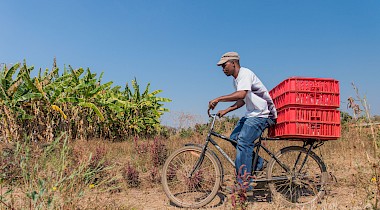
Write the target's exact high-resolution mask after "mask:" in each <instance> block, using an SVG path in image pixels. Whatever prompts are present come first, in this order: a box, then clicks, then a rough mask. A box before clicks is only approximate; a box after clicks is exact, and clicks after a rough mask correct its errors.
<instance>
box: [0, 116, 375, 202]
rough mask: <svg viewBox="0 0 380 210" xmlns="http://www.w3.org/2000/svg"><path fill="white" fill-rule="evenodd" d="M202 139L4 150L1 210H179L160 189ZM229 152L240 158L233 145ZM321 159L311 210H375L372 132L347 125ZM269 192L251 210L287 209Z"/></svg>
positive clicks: (60, 143)
mask: <svg viewBox="0 0 380 210" xmlns="http://www.w3.org/2000/svg"><path fill="white" fill-rule="evenodd" d="M217 126H219V128H220V129H222V130H224V132H225V134H226V135H227V134H228V130H230V129H231V128H232V126H233V123H232V122H228V121H226V120H224V121H223V120H220V121H219V122H218V124H217ZM197 131H198V132H197ZM201 131H202V129H200V128H198V130H193V129H187V130H186V129H185V130H182V131H177V132H175V133H174V132H172V133H171V134H170V135H168V136H167V137H164V136H156V137H152V138H146V139H140V138H137V137H136V138H131V139H129V140H127V141H123V142H115V141H114V142H112V141H105V140H102V139H92V140H76V141H69V140H67V139H66V138H65V136H64V135H63V136H61V137H60V138H57V139H56V140H55V141H53V142H51V143H43V144H40V143H36V142H29V143H25V142H24V143H17V142H13V143H4V142H2V143H1V149H2V151H3V153H2V177H4V176H6V177H7V178H8V179H7V180H5V179H2V184H1V196H2V197H1V199H2V200H1V201H2V204H1V205H0V209H29V208H30V209H74V208H75V209H178V208H177V207H175V206H173V205H171V204H170V202H169V200H168V199H167V198H166V196H165V194H164V192H163V190H162V187H161V185H160V170H161V168H162V163H163V161H164V160H165V158H166V157H167V155H168V154H169V153H170V152H172V151H173V150H174V149H177V148H179V147H180V146H181V145H183V144H184V143H187V142H194V143H201V142H202V141H203V139H204V138H205V135H204V134H205V131H204V130H203V131H202V132H201ZM298 144H300V143H299V142H296V141H292V142H282V141H277V142H268V143H267V146H269V147H270V148H271V149H274V150H275V151H276V150H278V149H280V148H282V147H283V146H285V145H298ZM221 145H223V146H222V147H223V148H227V151H228V154H229V155H231V156H233V155H234V150H233V147H231V146H230V145H229V144H228V143H221ZM316 152H317V154H318V155H320V156H321V157H323V160H324V162H325V163H326V165H327V167H328V171H329V172H330V175H331V176H330V179H329V185H328V189H327V195H326V196H325V197H324V199H323V200H322V202H321V203H319V204H315V205H313V206H305V207H304V208H303V209H375V207H374V205H375V199H374V198H375V196H376V194H377V196H378V195H379V194H378V192H376V191H377V190H378V187H376V184H379V182H378V180H377V179H376V178H377V177H378V173H379V171H378V170H379V167H378V166H377V165H375V163H376V162H377V161H376V160H375V159H374V147H373V141H372V139H371V136H370V135H369V130H368V128H360V127H355V126H350V125H346V126H344V128H343V129H342V138H341V139H339V140H336V141H328V142H325V144H324V145H323V146H322V147H320V149H318V150H316ZM5 164H6V165H5ZM225 166H227V164H225ZM376 170H377V171H376ZM225 171H226V172H227V173H228V174H227V177H226V180H227V181H226V184H227V185H228V184H231V185H232V182H231V180H232V177H233V174H232V171H233V169H232V168H231V167H227V168H226V169H225ZM4 178H5V177H4ZM261 188H262V189H261V190H259V191H255V192H254V193H252V194H248V201H247V209H287V207H286V206H284V205H282V204H281V203H276V202H271V198H270V193H269V192H268V190H267V189H266V187H265V186H261ZM9 190H11V191H9ZM221 198H223V199H220V197H217V198H216V199H215V200H214V201H213V202H212V205H211V206H207V207H206V208H208V209H233V207H232V205H231V199H230V198H231V195H230V194H228V193H224V194H221Z"/></svg>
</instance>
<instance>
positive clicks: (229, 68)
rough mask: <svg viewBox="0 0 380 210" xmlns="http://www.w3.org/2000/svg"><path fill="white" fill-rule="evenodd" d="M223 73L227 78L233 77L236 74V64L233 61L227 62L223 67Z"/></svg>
mask: <svg viewBox="0 0 380 210" xmlns="http://www.w3.org/2000/svg"><path fill="white" fill-rule="evenodd" d="M222 68H223V73H224V74H226V76H231V75H233V74H234V73H235V63H234V62H233V61H227V62H225V63H224V64H223V65H222Z"/></svg>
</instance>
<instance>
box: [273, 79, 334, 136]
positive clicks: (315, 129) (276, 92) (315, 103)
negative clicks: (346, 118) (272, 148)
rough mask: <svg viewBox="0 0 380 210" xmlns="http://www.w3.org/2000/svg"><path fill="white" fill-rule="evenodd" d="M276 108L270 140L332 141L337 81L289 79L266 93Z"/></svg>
mask: <svg viewBox="0 0 380 210" xmlns="http://www.w3.org/2000/svg"><path fill="white" fill-rule="evenodd" d="M269 94H270V95H271V97H272V99H273V102H274V104H275V106H276V109H277V114H278V118H277V124H276V125H275V126H274V127H272V128H270V129H269V136H270V137H278V138H294V139H305V138H313V139H320V140H334V139H337V138H339V137H340V112H339V110H337V108H339V104H340V101H339V81H337V80H334V79H323V78H305V77H290V78H288V79H286V80H284V81H283V82H281V83H280V84H279V85H277V86H276V87H275V88H273V89H272V90H271V91H269Z"/></svg>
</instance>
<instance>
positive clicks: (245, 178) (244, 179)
mask: <svg viewBox="0 0 380 210" xmlns="http://www.w3.org/2000/svg"><path fill="white" fill-rule="evenodd" d="M243 168H244V165H242V166H240V168H239V173H238V174H237V175H236V178H237V180H238V181H236V182H235V184H234V185H233V186H232V192H231V204H232V207H233V208H234V209H241V210H245V209H247V207H248V197H247V191H248V189H249V188H250V187H251V186H250V185H249V184H250V181H251V179H252V178H253V177H252V176H251V174H250V173H247V171H244V173H243V174H242V170H243ZM235 173H236V172H235Z"/></svg>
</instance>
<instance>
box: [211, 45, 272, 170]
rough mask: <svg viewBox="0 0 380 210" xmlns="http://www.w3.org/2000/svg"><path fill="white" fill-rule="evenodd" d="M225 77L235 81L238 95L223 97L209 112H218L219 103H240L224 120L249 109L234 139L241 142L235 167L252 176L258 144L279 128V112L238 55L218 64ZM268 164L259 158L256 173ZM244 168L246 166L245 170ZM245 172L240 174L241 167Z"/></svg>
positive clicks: (233, 53) (225, 58)
mask: <svg viewBox="0 0 380 210" xmlns="http://www.w3.org/2000/svg"><path fill="white" fill-rule="evenodd" d="M217 65H218V66H221V67H222V69H223V72H224V74H226V75H227V76H232V77H233V85H234V87H235V90H236V91H235V92H233V93H231V94H229V95H224V96H220V97H218V98H215V99H213V100H211V101H210V102H209V109H214V108H215V107H216V105H217V104H218V103H219V102H230V101H235V102H236V103H235V104H233V105H232V106H230V107H228V108H227V109H225V110H220V111H218V115H219V116H220V117H222V116H224V115H225V114H227V113H228V112H231V111H233V110H236V109H238V108H240V107H242V106H244V105H246V108H247V112H246V114H245V116H244V117H242V118H241V119H240V120H239V122H238V123H237V125H236V127H235V128H234V130H233V131H232V133H231V136H230V138H231V139H234V140H237V145H234V146H235V147H236V159H235V167H236V173H241V174H244V171H246V172H247V173H249V174H250V173H251V172H252V158H253V157H254V156H253V155H254V151H253V149H254V141H255V140H256V139H257V138H258V137H259V136H260V135H261V133H262V132H263V131H264V130H265V128H266V127H268V126H271V125H273V124H275V119H276V118H277V112H276V108H275V107H274V104H273V100H272V98H271V97H270V95H269V92H268V90H267V89H266V88H265V86H264V85H263V83H262V82H261V81H260V79H259V78H258V77H257V76H256V75H255V74H254V73H253V72H252V71H251V70H249V69H247V68H244V67H240V57H239V55H238V53H236V52H227V53H225V54H224V55H223V56H222V57H221V59H220V61H219V62H218V63H217ZM263 163H264V160H263V159H262V158H261V157H259V158H258V162H257V167H256V169H254V171H260V170H262V167H263ZM243 165H244V166H243ZM241 166H243V167H242V171H239V169H240V167H241Z"/></svg>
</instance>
